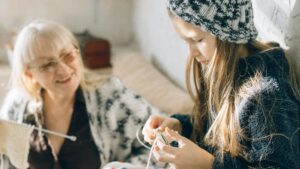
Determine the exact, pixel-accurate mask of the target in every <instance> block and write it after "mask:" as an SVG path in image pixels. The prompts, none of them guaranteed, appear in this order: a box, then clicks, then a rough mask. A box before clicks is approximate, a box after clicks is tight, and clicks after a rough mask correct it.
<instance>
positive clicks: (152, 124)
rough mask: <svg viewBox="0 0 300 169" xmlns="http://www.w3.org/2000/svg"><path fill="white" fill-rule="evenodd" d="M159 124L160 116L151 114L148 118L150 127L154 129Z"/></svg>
mask: <svg viewBox="0 0 300 169" xmlns="http://www.w3.org/2000/svg"><path fill="white" fill-rule="evenodd" d="M160 124H161V117H159V116H155V115H153V116H151V117H150V118H149V127H150V129H156V128H158V127H159V126H160Z"/></svg>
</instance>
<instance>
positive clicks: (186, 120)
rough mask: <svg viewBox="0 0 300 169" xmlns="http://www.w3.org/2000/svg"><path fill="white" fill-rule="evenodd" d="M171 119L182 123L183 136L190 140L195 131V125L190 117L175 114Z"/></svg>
mask: <svg viewBox="0 0 300 169" xmlns="http://www.w3.org/2000/svg"><path fill="white" fill-rule="evenodd" d="M171 117H172V118H175V119H177V120H179V121H180V123H181V127H182V131H181V135H182V136H184V137H186V138H190V137H191V134H192V131H193V125H192V123H191V119H190V116H189V115H183V114H173V115H171Z"/></svg>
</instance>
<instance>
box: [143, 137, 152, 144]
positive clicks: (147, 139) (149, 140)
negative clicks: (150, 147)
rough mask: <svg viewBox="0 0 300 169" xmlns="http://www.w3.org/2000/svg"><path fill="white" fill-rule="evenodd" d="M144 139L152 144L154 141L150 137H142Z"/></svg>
mask: <svg viewBox="0 0 300 169" xmlns="http://www.w3.org/2000/svg"><path fill="white" fill-rule="evenodd" d="M144 141H145V142H147V143H149V144H153V143H154V139H150V138H149V137H144Z"/></svg>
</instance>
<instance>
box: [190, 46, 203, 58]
mask: <svg viewBox="0 0 300 169" xmlns="http://www.w3.org/2000/svg"><path fill="white" fill-rule="evenodd" d="M188 52H189V56H190V57H192V58H196V57H198V56H199V55H200V52H199V50H198V49H197V46H196V45H194V44H189V50H188Z"/></svg>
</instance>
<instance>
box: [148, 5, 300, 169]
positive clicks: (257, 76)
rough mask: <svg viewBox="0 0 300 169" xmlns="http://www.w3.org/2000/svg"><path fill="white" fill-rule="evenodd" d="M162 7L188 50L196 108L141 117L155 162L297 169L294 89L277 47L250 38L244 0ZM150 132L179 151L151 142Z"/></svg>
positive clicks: (299, 117)
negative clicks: (190, 111)
mask: <svg viewBox="0 0 300 169" xmlns="http://www.w3.org/2000/svg"><path fill="white" fill-rule="evenodd" d="M167 7H168V12H169V16H170V18H171V21H172V23H173V26H174V27H175V29H176V31H177V32H178V34H179V35H180V36H181V37H182V38H183V39H184V40H185V42H186V43H187V45H188V47H189V58H188V64H187V68H186V84H187V88H188V91H189V92H190V94H191V95H192V96H193V98H194V101H195V107H194V111H193V114H192V115H191V116H184V115H178V114H177V115H173V116H171V118H168V117H161V116H151V117H150V118H149V119H148V121H147V122H146V124H145V126H144V129H143V134H144V137H145V140H146V141H148V142H150V143H153V142H154V141H155V143H156V144H155V145H154V146H155V148H154V155H155V157H156V159H157V160H158V161H163V162H169V163H173V164H174V166H175V167H176V168H177V169H181V168H182V169H183V168H184V169H186V168H188V169H193V168H195V169H196V168H202V169H209V168H214V169H242V168H289V169H296V168H300V165H299V162H300V156H299V151H300V148H299V147H300V102H299V85H298V84H297V80H296V76H295V72H294V71H292V65H291V64H290V63H289V62H288V59H289V58H287V56H286V55H285V53H284V50H283V49H282V48H280V47H273V46H272V45H271V44H264V43H261V42H259V41H257V40H256V37H257V31H256V28H255V26H254V23H253V12H252V5H251V1H250V0H243V1H239V0H229V1H228V0H227V1H225V0H224V1H221V0H216V1H211V0H207V1H204V0H203V1H200V0H167ZM190 77H192V79H191V78H190ZM191 81H192V82H193V83H192V84H191ZM297 85H298V86H297ZM193 87H194V88H193ZM165 127H166V128H165ZM156 128H160V129H161V130H164V129H165V132H166V135H167V136H169V139H172V140H176V141H177V142H178V143H179V144H178V148H176V147H172V146H170V145H166V144H164V143H162V142H161V141H160V140H155V134H154V132H155V130H154V129H156ZM170 129H172V130H170ZM173 130H176V131H178V132H179V133H180V134H181V135H183V136H184V137H183V136H181V135H179V134H177V133H176V132H174V131H173ZM187 138H188V139H187ZM189 139H190V140H192V141H193V142H192V141H190V140H189ZM160 151H164V152H165V153H160Z"/></svg>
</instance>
